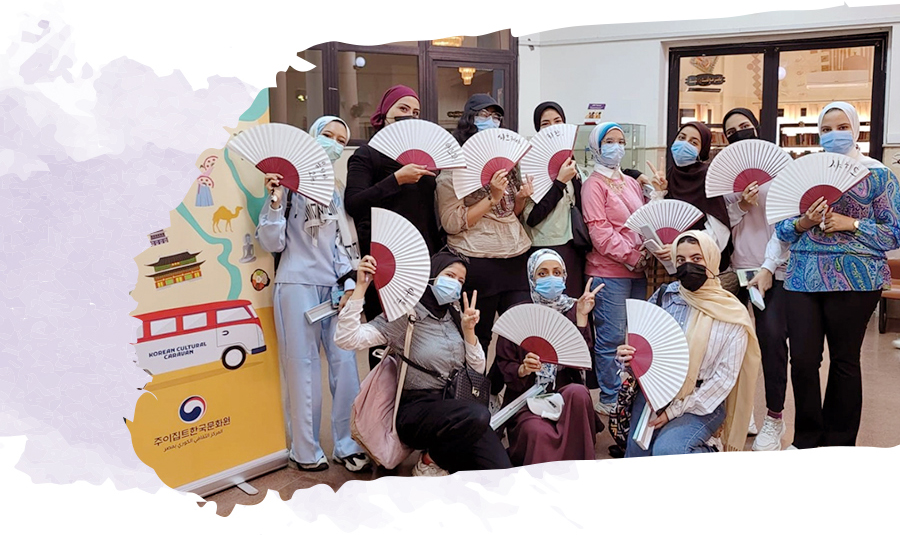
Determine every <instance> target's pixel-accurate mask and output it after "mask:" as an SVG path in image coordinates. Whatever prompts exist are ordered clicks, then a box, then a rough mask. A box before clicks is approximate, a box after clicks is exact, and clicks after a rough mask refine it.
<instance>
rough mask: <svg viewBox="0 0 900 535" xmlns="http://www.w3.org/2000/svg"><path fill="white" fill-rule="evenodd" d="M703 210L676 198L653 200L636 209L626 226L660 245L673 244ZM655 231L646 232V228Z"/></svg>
mask: <svg viewBox="0 0 900 535" xmlns="http://www.w3.org/2000/svg"><path fill="white" fill-rule="evenodd" d="M702 217H703V212H701V211H700V210H698V209H697V208H696V207H695V206H694V205H692V204H689V203H686V202H684V201H677V200H675V199H663V200H661V201H653V202H650V203H647V204H645V205H644V206H641V207H640V208H638V209H637V210H635V211H634V213H633V214H631V216H629V217H628V220H627V221H625V226H626V227H628V228H630V229H631V230H633V231H635V232H637V233H638V234H640V235H641V236H643V237H644V239H645V240H656V241H657V242H658V243H659V244H660V245H663V246H665V245H671V244H672V242H673V241H675V238H677V237H678V235H679V234H681V233H682V232H684V231H686V230H688V229H689V228H691V227H693V226H694V223H696V222H697V221H699V220H700V218H702ZM644 227H646V228H649V229H650V230H652V231H653V233H652V235H650V236H647V235H646V234H645V232H646V228H644Z"/></svg>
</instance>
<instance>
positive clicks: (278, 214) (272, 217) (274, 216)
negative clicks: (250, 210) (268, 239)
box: [263, 199, 284, 221]
mask: <svg viewBox="0 0 900 535" xmlns="http://www.w3.org/2000/svg"><path fill="white" fill-rule="evenodd" d="M263 213H264V215H265V217H266V219H267V220H269V221H282V220H284V199H281V203H280V204H279V206H278V208H277V209H276V208H272V202H271V201H269V200H266V209H265V211H264V212H263Z"/></svg>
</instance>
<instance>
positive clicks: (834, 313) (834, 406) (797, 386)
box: [785, 291, 881, 449]
mask: <svg viewBox="0 0 900 535" xmlns="http://www.w3.org/2000/svg"><path fill="white" fill-rule="evenodd" d="M785 293H786V294H787V295H788V298H787V300H788V317H789V318H790V321H789V323H788V335H789V336H790V339H791V383H792V385H793V389H794V403H795V405H796V411H797V416H796V422H795V424H794V446H795V447H797V448H799V449H805V448H816V447H819V446H855V445H856V435H857V433H858V432H859V421H860V415H861V414H862V372H861V369H860V364H859V353H860V348H861V347H862V342H863V338H864V337H865V334H866V326H867V325H868V323H869V319H870V318H871V317H872V313H873V312H874V311H875V307H876V305H877V304H878V299H879V298H880V297H881V292H880V291H874V292H792V291H787V292H785ZM825 340H828V352H829V357H830V361H831V364H830V366H829V367H828V383H827V385H826V387H825V401H824V403H823V402H822V393H821V388H820V386H819V368H820V367H821V365H822V352H823V349H824V341H825Z"/></svg>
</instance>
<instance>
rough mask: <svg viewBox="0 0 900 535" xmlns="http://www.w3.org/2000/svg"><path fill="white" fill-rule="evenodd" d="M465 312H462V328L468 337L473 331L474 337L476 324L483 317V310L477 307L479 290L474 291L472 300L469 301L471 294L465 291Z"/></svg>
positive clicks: (473, 335)
mask: <svg viewBox="0 0 900 535" xmlns="http://www.w3.org/2000/svg"><path fill="white" fill-rule="evenodd" d="M462 297H463V314H462V328H463V333H464V334H466V335H467V336H466V338H467V339H468V335H469V334H470V333H471V335H472V337H473V338H474V337H475V326H476V325H478V320H480V319H481V312H479V311H478V309H477V308H475V302H476V301H477V300H478V290H475V291H473V292H472V302H471V303H470V302H469V296H468V295H467V294H465V293H463V296H462Z"/></svg>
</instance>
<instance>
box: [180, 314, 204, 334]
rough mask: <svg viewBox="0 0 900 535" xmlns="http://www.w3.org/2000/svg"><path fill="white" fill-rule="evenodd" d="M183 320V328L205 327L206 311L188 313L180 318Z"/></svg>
mask: <svg viewBox="0 0 900 535" xmlns="http://www.w3.org/2000/svg"><path fill="white" fill-rule="evenodd" d="M182 321H183V322H184V330H185V331H190V330H192V329H200V328H202V327H206V312H201V313H200V314H189V315H187V316H185V317H184V319H183V320H182Z"/></svg>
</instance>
